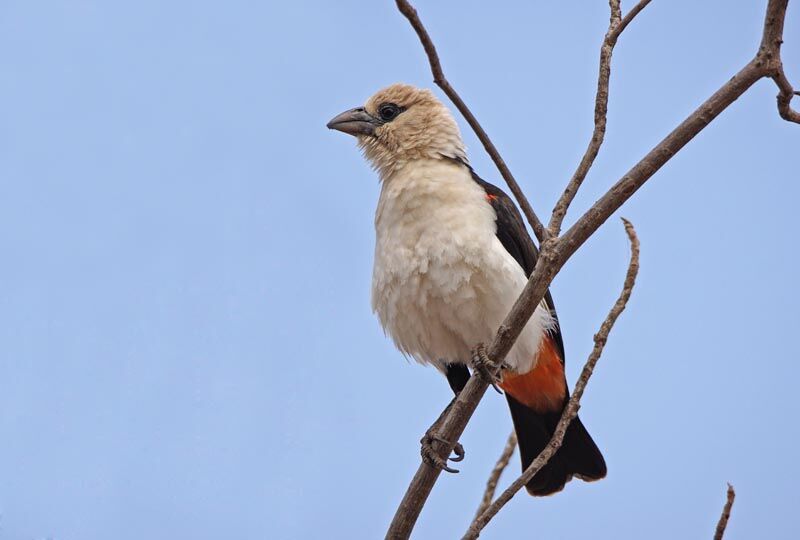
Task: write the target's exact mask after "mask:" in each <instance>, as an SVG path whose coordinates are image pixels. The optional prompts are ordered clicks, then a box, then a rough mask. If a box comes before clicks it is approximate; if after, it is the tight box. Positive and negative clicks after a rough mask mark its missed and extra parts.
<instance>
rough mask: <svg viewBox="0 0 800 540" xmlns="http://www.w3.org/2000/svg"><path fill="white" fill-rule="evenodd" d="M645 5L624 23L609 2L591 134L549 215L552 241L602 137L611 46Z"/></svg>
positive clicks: (616, 1) (615, 5)
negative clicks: (609, 11) (609, 15)
mask: <svg viewBox="0 0 800 540" xmlns="http://www.w3.org/2000/svg"><path fill="white" fill-rule="evenodd" d="M649 3H650V0H641V1H640V2H639V3H638V4H636V6H635V7H634V8H633V9H632V10H631V11H630V12H629V13H628V14H627V15H625V18H624V19H621V14H620V7H619V0H610V1H609V5H610V8H611V19H610V21H609V23H608V31H607V32H606V36H605V38H604V39H603V44H602V45H601V46H600V73H599V74H598V76H597V92H596V94H595V98H594V131H593V132H592V138H591V139H590V140H589V146H588V147H587V148H586V152H585V153H584V154H583V157H582V158H581V161H580V163H579V164H578V168H577V169H576V170H575V173H574V174H573V175H572V178H570V181H569V183H568V184H567V187H566V188H565V189H564V193H562V194H561V197H560V198H559V199H558V202H556V205H555V207H553V215H552V216H551V217H550V224H549V225H548V226H547V229H548V231H549V233H550V235H551V236H553V237H555V236H558V234H559V233H560V232H561V224H562V223H563V221H564V217H565V216H566V215H567V210H568V209H569V205H570V204H572V201H573V199H575V195H577V193H578V190H579V189H580V187H581V184H583V181H584V180H585V179H586V175H587V174H589V169H591V168H592V165H593V164H594V160H595V159H596V158H597V153H598V152H599V151H600V147H601V146H602V145H603V140H604V139H605V136H606V121H607V118H608V85H609V79H610V77H611V55H612V54H613V52H614V46H615V45H616V44H617V39H618V38H619V36H620V34H621V33H622V32H623V30H625V28H626V27H627V26H628V24H629V23H630V22H631V21H632V20H633V18H634V17H636V15H638V14H639V12H641V11H642V10H643V9H644V8H645V6H647V4H649Z"/></svg>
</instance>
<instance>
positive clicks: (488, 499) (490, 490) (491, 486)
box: [475, 429, 517, 519]
mask: <svg viewBox="0 0 800 540" xmlns="http://www.w3.org/2000/svg"><path fill="white" fill-rule="evenodd" d="M516 447H517V434H516V432H514V430H513V429H512V430H511V434H510V435H509V436H508V440H507V441H506V446H505V447H504V448H503V452H502V453H501V454H500V457H499V458H497V463H496V464H495V466H494V469H492V472H491V473H490V474H489V479H488V480H486V490H485V491H484V492H483V498H482V499H481V504H480V505H478V510H477V511H476V512H475V518H476V519H477V518H478V516H480V515H481V514H483V512H484V511H485V510H486V509H487V508H489V505H490V504H492V499H493V498H494V493H495V491H496V490H497V483H498V482H499V481H500V475H502V474H503V471H504V470H505V468H506V467H507V466H508V462H509V461H511V456H513V455H514V449H515V448H516Z"/></svg>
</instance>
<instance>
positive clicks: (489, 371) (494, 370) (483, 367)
mask: <svg viewBox="0 0 800 540" xmlns="http://www.w3.org/2000/svg"><path fill="white" fill-rule="evenodd" d="M509 368H510V366H509V365H508V364H506V363H505V362H503V363H501V364H497V363H495V362H494V361H493V360H492V359H491V358H489V355H488V354H487V353H486V346H485V345H484V344H483V343H478V345H476V346H475V348H474V349H473V350H472V369H473V370H474V371H475V372H476V373H478V374H480V376H481V377H483V379H484V380H486V381H488V382H489V384H491V385H492V388H494V389H495V390H496V391H497V392H498V393H499V394H502V392H501V391H500V389H499V388H497V385H498V384H499V383H501V382H502V381H503V378H502V376H501V375H500V372H501V371H502V370H504V369H509Z"/></svg>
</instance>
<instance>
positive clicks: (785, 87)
mask: <svg viewBox="0 0 800 540" xmlns="http://www.w3.org/2000/svg"><path fill="white" fill-rule="evenodd" d="M772 80H773V81H775V84H777V85H778V89H779V90H780V92H779V93H778V114H780V115H781V118H783V119H784V120H786V121H788V122H795V123H797V124H800V112H797V111H795V110H794V109H792V106H791V102H792V98H793V97H794V96H800V91H796V90H795V89H794V88H792V85H791V83H789V79H787V78H786V74H785V73H784V72H783V66H781V68H780V69H779V70H778V72H777V73H776V74H775V75H773V76H772Z"/></svg>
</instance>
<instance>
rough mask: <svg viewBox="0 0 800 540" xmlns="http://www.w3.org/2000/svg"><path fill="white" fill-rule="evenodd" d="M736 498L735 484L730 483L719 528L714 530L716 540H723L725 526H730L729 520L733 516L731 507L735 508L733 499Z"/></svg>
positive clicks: (718, 524)
mask: <svg viewBox="0 0 800 540" xmlns="http://www.w3.org/2000/svg"><path fill="white" fill-rule="evenodd" d="M735 498H736V492H735V491H734V490H733V486H732V485H730V484H728V495H727V498H726V500H725V506H723V507H722V515H721V516H719V522H718V523H717V530H716V531H714V540H722V537H723V536H724V535H725V527H727V526H728V520H729V519H730V517H731V508H733V500H734V499H735Z"/></svg>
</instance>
